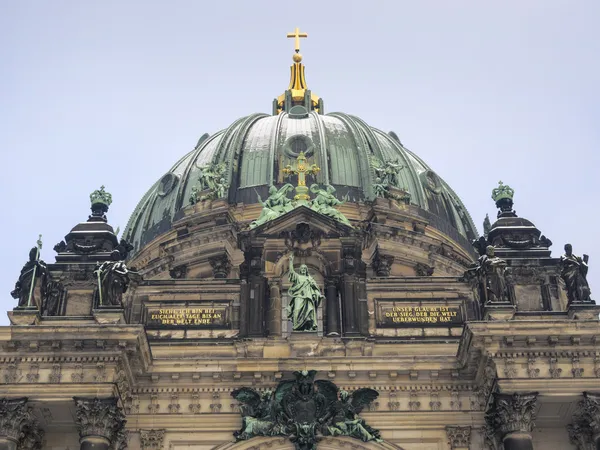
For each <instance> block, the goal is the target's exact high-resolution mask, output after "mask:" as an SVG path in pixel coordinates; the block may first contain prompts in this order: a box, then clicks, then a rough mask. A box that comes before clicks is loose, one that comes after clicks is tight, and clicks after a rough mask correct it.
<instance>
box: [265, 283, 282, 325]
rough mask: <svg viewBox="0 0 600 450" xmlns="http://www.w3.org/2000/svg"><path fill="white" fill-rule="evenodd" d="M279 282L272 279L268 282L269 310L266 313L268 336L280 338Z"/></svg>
mask: <svg viewBox="0 0 600 450" xmlns="http://www.w3.org/2000/svg"><path fill="white" fill-rule="evenodd" d="M280 283H281V280H280V279H279V278H273V279H271V280H269V309H268V311H267V314H268V321H269V335H270V336H281V284H280Z"/></svg>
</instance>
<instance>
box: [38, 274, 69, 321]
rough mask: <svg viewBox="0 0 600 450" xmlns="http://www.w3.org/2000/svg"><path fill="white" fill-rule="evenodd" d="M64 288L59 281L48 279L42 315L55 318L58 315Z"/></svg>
mask: <svg viewBox="0 0 600 450" xmlns="http://www.w3.org/2000/svg"><path fill="white" fill-rule="evenodd" d="M64 289H65V288H64V287H63V285H62V283H61V282H60V281H57V280H53V279H51V278H50V277H48V282H47V283H46V289H45V296H44V301H43V303H42V315H44V316H56V315H58V307H59V306H60V299H61V297H62V294H63V291H64Z"/></svg>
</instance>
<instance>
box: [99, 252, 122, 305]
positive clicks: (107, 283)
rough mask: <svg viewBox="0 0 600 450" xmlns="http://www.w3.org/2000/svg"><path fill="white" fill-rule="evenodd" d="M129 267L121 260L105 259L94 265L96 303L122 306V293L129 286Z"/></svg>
mask: <svg viewBox="0 0 600 450" xmlns="http://www.w3.org/2000/svg"><path fill="white" fill-rule="evenodd" d="M129 273H130V271H129V269H127V266H126V265H125V263H124V262H122V261H106V262H103V263H102V264H98V265H96V269H95V270H94V275H95V276H96V279H97V283H98V289H97V291H96V292H97V303H96V304H97V305H98V306H99V307H102V306H105V307H110V306H115V307H117V308H122V307H123V294H124V293H125V292H127V288H128V287H129V282H130V279H129Z"/></svg>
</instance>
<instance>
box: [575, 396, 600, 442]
mask: <svg viewBox="0 0 600 450" xmlns="http://www.w3.org/2000/svg"><path fill="white" fill-rule="evenodd" d="M567 430H568V432H569V439H570V440H571V443H572V444H573V445H575V446H577V450H600V394H593V393H591V392H584V393H583V400H581V401H580V402H579V404H578V405H577V411H576V412H575V414H573V423H572V424H570V425H568V426H567Z"/></svg>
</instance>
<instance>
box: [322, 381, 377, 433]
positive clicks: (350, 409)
mask: <svg viewBox="0 0 600 450" xmlns="http://www.w3.org/2000/svg"><path fill="white" fill-rule="evenodd" d="M377 397H379V394H378V393H377V391H375V390H373V389H369V388H362V389H357V390H356V391H354V392H353V393H352V394H350V393H349V392H348V391H345V390H341V391H340V399H339V401H338V402H337V403H336V407H335V415H334V418H333V420H332V425H329V426H328V427H327V429H328V432H329V434H331V436H349V437H353V438H356V439H360V440H362V441H363V442H367V441H376V442H381V435H380V433H379V431H378V430H376V429H374V428H372V427H370V426H369V425H367V423H366V422H365V421H364V420H363V419H361V418H360V417H359V416H358V415H359V414H360V412H361V411H362V410H363V409H364V408H365V407H366V406H368V405H369V404H371V403H372V402H373V401H374V400H375V399H376V398H377Z"/></svg>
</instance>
